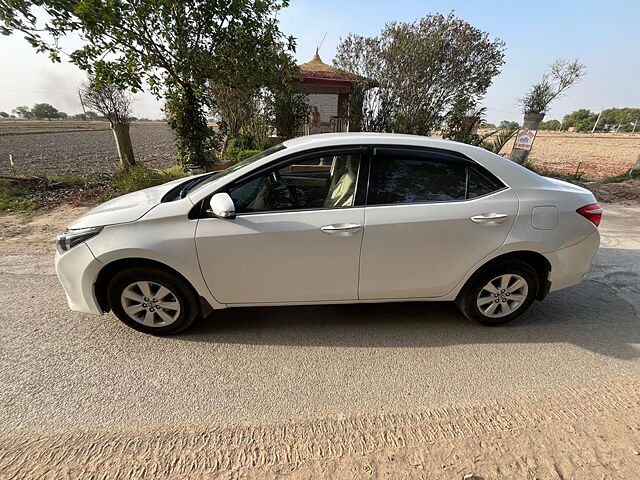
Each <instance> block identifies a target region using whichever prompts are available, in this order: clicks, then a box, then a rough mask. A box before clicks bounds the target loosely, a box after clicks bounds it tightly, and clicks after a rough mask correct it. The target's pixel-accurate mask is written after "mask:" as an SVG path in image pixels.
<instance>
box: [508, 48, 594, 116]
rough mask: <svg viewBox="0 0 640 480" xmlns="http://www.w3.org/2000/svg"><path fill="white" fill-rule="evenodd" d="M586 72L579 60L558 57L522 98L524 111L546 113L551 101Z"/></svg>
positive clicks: (563, 92) (560, 95) (561, 94)
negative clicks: (547, 71) (548, 70)
mask: <svg viewBox="0 0 640 480" xmlns="http://www.w3.org/2000/svg"><path fill="white" fill-rule="evenodd" d="M585 73H586V67H585V66H584V64H582V63H581V62H580V61H579V60H573V61H572V62H569V61H568V60H565V59H562V58H561V59H558V60H556V61H555V62H553V64H551V71H550V72H549V73H545V74H544V75H543V76H542V80H540V81H539V82H538V83H535V84H534V85H533V86H532V87H531V89H530V90H529V92H527V94H526V95H525V96H524V97H522V98H521V99H520V105H521V107H522V113H524V114H527V113H534V114H545V113H547V110H548V109H549V106H550V105H551V103H552V102H553V101H554V100H555V99H557V98H559V97H562V96H563V95H564V94H565V93H566V91H567V90H568V89H570V88H571V87H572V86H573V85H575V84H576V83H578V82H579V81H580V80H581V79H582V77H584V75H585Z"/></svg>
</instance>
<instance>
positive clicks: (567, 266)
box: [544, 231, 600, 292]
mask: <svg viewBox="0 0 640 480" xmlns="http://www.w3.org/2000/svg"><path fill="white" fill-rule="evenodd" d="M599 246H600V234H599V233H598V232H597V231H596V232H593V233H592V234H591V235H589V236H588V237H587V238H585V239H584V240H582V241H581V242H579V243H576V244H575V245H572V246H570V247H566V248H563V249H560V250H556V251H555V252H549V253H545V254H544V256H545V257H546V258H547V260H549V263H551V273H550V274H549V281H550V282H551V290H550V291H552V292H555V291H556V290H560V289H562V288H567V287H572V286H573V285H577V284H578V283H580V282H581V281H582V277H584V276H585V275H586V273H587V272H588V271H589V269H590V268H591V262H592V261H593V257H594V256H595V254H596V252H597V251H598V247H599Z"/></svg>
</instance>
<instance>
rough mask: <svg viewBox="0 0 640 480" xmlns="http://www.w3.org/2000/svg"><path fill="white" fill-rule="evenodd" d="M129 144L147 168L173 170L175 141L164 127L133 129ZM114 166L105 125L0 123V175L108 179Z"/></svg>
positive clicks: (113, 151)
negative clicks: (105, 177) (98, 177)
mask: <svg viewBox="0 0 640 480" xmlns="http://www.w3.org/2000/svg"><path fill="white" fill-rule="evenodd" d="M131 140H132V142H133V149H134V152H135V154H136V158H137V160H138V161H140V162H142V163H144V164H145V165H147V166H149V167H153V168H166V167H169V166H171V165H175V163H176V160H177V151H176V149H175V147H174V141H175V138H174V135H173V133H172V132H171V129H170V128H169V127H168V126H167V125H166V124H164V123H155V122H138V123H134V124H132V125H131ZM10 155H11V157H12V159H13V165H12V164H11V161H10ZM117 165H118V154H117V152H116V149H115V143H114V139H113V133H112V132H111V130H110V129H109V124H108V123H106V122H72V121H51V122H47V121H16V122H13V121H1V122H0V175H18V174H20V175H22V174H30V175H59V174H63V173H70V174H74V175H79V176H94V175H96V174H104V173H111V172H113V171H114V170H115V168H116V167H117Z"/></svg>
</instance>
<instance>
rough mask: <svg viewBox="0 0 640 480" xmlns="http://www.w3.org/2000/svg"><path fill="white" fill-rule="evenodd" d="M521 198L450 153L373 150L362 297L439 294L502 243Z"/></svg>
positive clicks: (361, 279) (479, 167)
mask: <svg viewBox="0 0 640 480" xmlns="http://www.w3.org/2000/svg"><path fill="white" fill-rule="evenodd" d="M517 212H518V197H517V196H516V194H515V193H514V192H513V191H512V190H511V189H509V188H508V187H507V186H505V185H504V184H502V183H501V182H500V180H498V179H497V178H495V176H493V175H492V174H491V173H489V172H488V171H486V170H485V169H484V168H482V167H481V166H479V165H477V164H475V162H472V161H470V160H468V159H466V158H462V157H460V156H459V155H458V154H455V153H453V152H450V153H447V152H446V151H441V150H428V149H415V148H376V149H375V150H374V154H373V157H372V163H371V174H370V179H369V191H368V195H367V205H366V207H365V233H364V238H363V243H362V252H361V258H360V283H359V289H358V293H359V298H360V299H363V300H371V299H384V298H389V299H394V298H414V297H415V298H421V297H422V298H425V297H440V296H444V295H446V294H447V293H449V292H450V291H451V290H453V288H454V287H455V286H456V285H457V284H458V283H459V282H460V281H461V280H462V278H463V277H464V276H465V275H466V274H467V273H468V272H469V271H470V269H471V268H472V267H473V266H474V265H476V264H477V263H478V262H480V261H481V260H482V259H483V258H484V257H486V256H487V255H489V254H491V253H492V252H494V251H495V250H496V249H498V248H499V247H500V246H501V245H502V244H503V243H504V241H505V239H506V237H507V234H508V233H509V230H510V229H511V226H512V225H513V222H514V219H515V216H516V214H517Z"/></svg>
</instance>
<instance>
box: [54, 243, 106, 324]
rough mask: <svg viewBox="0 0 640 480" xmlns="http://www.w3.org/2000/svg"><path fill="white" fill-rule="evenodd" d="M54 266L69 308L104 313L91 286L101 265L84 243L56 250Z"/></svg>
mask: <svg viewBox="0 0 640 480" xmlns="http://www.w3.org/2000/svg"><path fill="white" fill-rule="evenodd" d="M55 266H56V275H58V280H60V283H61V284H62V287H63V288H64V291H65V293H66V295H67V303H68V304H69V308H70V309H71V310H74V311H76V312H83V313H94V314H99V315H100V314H102V313H104V312H103V311H102V309H101V308H100V305H98V301H97V299H96V296H95V292H94V288H93V286H94V284H95V282H96V278H97V277H98V273H99V272H100V269H101V268H102V266H103V265H102V263H101V262H99V261H98V260H96V258H95V257H94V256H93V253H91V250H90V249H89V247H88V246H87V244H86V243H82V244H80V245H78V246H76V247H74V248H72V249H71V250H69V251H68V252H65V253H63V254H60V252H56V256H55Z"/></svg>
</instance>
